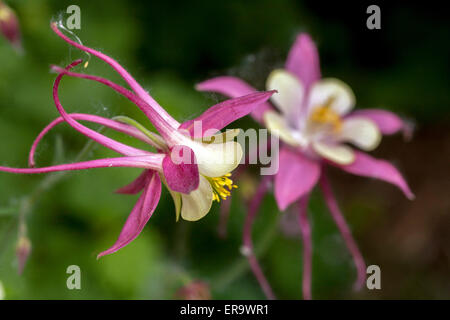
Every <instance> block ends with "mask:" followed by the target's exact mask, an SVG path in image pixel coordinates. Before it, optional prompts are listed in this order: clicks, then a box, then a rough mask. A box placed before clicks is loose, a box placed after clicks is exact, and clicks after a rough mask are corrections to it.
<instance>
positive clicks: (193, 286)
mask: <svg viewBox="0 0 450 320" xmlns="http://www.w3.org/2000/svg"><path fill="white" fill-rule="evenodd" d="M175 296H176V297H177V298H178V299H182V300H211V292H210V289H209V285H208V284H207V283H205V282H203V281H199V280H196V281H192V282H191V283H189V284H187V285H185V286H183V287H181V288H180V289H178V291H177V293H176V294H175Z"/></svg>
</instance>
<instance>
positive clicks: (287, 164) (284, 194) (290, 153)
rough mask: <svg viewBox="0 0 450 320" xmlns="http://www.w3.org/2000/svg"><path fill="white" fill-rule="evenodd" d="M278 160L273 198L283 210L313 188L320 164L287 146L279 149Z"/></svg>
mask: <svg viewBox="0 0 450 320" xmlns="http://www.w3.org/2000/svg"><path fill="white" fill-rule="evenodd" d="M279 161H280V162H279V169H278V173H277V175H276V176H275V199H276V200H277V203H278V207H279V208H280V210H285V209H286V208H287V207H288V206H289V205H290V204H291V203H293V202H294V201H296V200H297V199H298V198H300V197H302V196H304V195H306V194H308V193H309V192H310V191H311V190H312V188H314V186H315V185H316V183H317V181H318V179H319V176H320V165H319V163H318V162H316V161H314V160H312V159H310V158H308V157H307V156H305V155H303V154H302V153H300V152H297V151H294V150H291V149H289V148H287V147H283V148H282V149H281V151H280V156H279Z"/></svg>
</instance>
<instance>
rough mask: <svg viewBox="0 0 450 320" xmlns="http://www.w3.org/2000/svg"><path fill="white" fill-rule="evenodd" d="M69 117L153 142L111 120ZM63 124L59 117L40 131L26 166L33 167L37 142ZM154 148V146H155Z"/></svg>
mask: <svg viewBox="0 0 450 320" xmlns="http://www.w3.org/2000/svg"><path fill="white" fill-rule="evenodd" d="M69 115H70V117H71V118H72V119H75V120H85V121H89V122H94V123H98V124H101V125H103V126H105V127H108V128H111V129H114V130H117V131H119V132H123V133H125V134H128V135H129V136H132V137H135V138H137V139H139V140H142V141H144V142H146V143H148V144H150V145H154V144H153V141H152V140H151V139H149V138H148V137H147V136H146V135H145V134H143V133H142V132H141V131H139V130H138V129H136V128H134V127H133V126H130V125H127V124H124V123H121V122H118V121H114V120H111V119H107V118H103V117H100V116H95V115H90V114H83V113H71V114H69ZM62 122H65V120H64V118H63V117H59V118H57V119H55V120H53V121H52V122H50V124H48V125H47V126H46V127H45V128H44V130H42V131H41V132H40V133H39V135H38V136H37V138H36V139H35V140H34V142H33V145H32V146H31V150H30V154H29V156H28V165H29V166H30V167H34V166H35V164H36V163H35V161H34V154H35V153H36V148H37V147H38V145H39V142H40V141H41V140H42V139H43V138H44V136H45V135H46V134H47V133H48V132H49V131H50V130H51V129H53V128H54V127H55V126H56V125H58V124H60V123H62ZM155 147H156V146H155Z"/></svg>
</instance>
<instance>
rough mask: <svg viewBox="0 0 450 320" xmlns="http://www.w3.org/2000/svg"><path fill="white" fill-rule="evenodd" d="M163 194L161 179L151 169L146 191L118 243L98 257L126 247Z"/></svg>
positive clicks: (134, 237)
mask: <svg viewBox="0 0 450 320" xmlns="http://www.w3.org/2000/svg"><path fill="white" fill-rule="evenodd" d="M160 196H161V180H160V179H159V175H158V174H157V173H156V172H155V171H149V174H148V176H147V183H146V186H145V189H144V193H143V194H142V195H141V196H140V198H139V200H138V202H137V203H136V205H135V206H134V208H133V210H132V211H131V214H130V215H129V216H128V219H127V221H126V222H125V225H124V226H123V229H122V231H121V232H120V235H119V238H118V239H117V241H116V243H115V244H114V245H113V246H112V247H111V248H109V249H108V250H106V251H103V252H101V253H100V254H99V255H98V256H97V259H98V258H100V257H102V256H104V255H107V254H111V253H114V252H116V251H117V250H119V249H121V248H123V247H125V246H126V245H128V244H129V243H130V242H131V241H133V240H134V239H136V237H137V236H138V235H139V234H140V233H141V231H142V229H144V226H145V225H146V224H147V222H148V220H149V219H150V218H151V216H152V214H153V212H154V211H155V209H156V206H157V205H158V202H159V198H160Z"/></svg>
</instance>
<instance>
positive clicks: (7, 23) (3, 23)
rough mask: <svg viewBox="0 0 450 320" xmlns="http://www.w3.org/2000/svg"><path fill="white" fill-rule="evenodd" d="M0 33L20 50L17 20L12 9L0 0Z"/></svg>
mask: <svg viewBox="0 0 450 320" xmlns="http://www.w3.org/2000/svg"><path fill="white" fill-rule="evenodd" d="M0 33H1V34H2V35H3V36H4V37H5V38H6V39H7V40H8V41H9V43H11V45H12V46H13V47H14V49H16V50H17V51H19V52H20V51H21V50H22V43H21V40H20V38H21V36H20V27H19V20H18V19H17V16H16V14H15V13H14V11H13V10H12V9H11V8H10V7H8V6H7V5H6V4H4V3H3V1H1V0H0Z"/></svg>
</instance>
